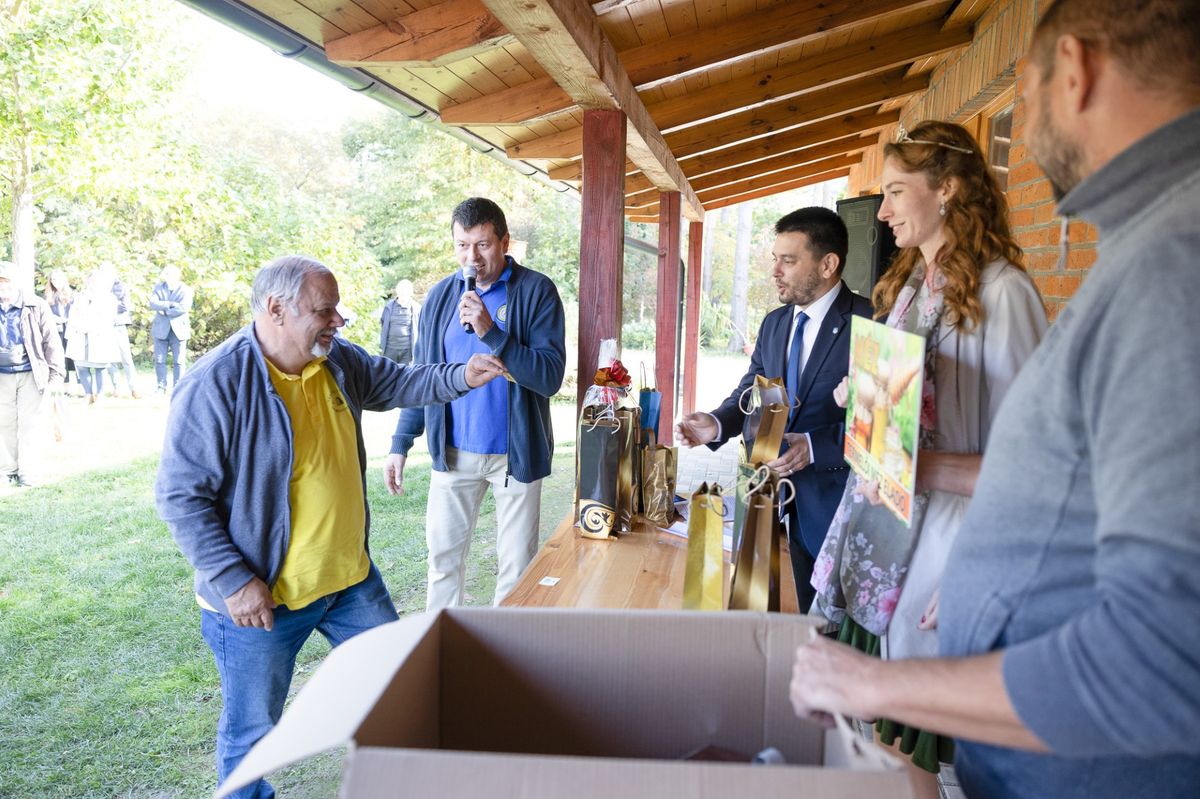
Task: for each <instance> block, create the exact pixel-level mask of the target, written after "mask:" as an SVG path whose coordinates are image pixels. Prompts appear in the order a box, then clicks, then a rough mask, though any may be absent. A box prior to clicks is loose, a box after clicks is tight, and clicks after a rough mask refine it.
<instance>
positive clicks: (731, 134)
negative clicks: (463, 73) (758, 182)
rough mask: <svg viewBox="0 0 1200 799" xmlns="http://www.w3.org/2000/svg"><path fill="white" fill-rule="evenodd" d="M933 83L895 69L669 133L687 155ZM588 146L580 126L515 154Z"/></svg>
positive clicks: (565, 154) (557, 154)
mask: <svg viewBox="0 0 1200 799" xmlns="http://www.w3.org/2000/svg"><path fill="white" fill-rule="evenodd" d="M928 85H929V78H928V76H918V77H913V78H904V77H902V76H901V75H900V74H899V73H890V74H888V75H886V76H882V77H869V78H864V79H860V80H858V81H855V82H853V83H850V84H845V85H839V86H834V87H831V88H829V89H822V90H821V91H819V92H812V93H810V94H806V95H802V96H801V97H800V98H794V99H788V100H781V101H778V102H775V103H771V104H768V105H763V106H760V107H758V108H755V109H752V110H750V111H743V112H741V113H738V114H733V115H731V116H727V117H722V118H721V119H717V120H714V121H712V122H707V123H705V124H702V125H696V126H694V127H690V128H683V129H682V130H679V131H676V132H675V133H671V134H668V135H667V136H666V137H665V139H666V143H667V144H668V145H669V146H670V148H671V152H672V153H674V154H675V157H676V158H680V159H682V158H686V157H688V156H691V155H697V154H699V153H703V152H707V151H709V150H715V149H717V148H718V147H723V146H726V145H730V144H734V143H736V142H739V141H742V140H747V139H753V138H758V137H760V136H766V135H768V134H770V133H774V132H777V131H780V130H786V129H789V128H794V127H799V126H800V125H804V124H808V123H813V122H819V121H821V120H824V119H828V118H831V117H836V116H839V115H843V114H850V113H853V112H854V111H857V110H861V109H864V108H869V107H871V106H875V105H879V104H880V103H882V102H884V101H886V100H890V99H893V98H896V97H905V96H907V95H910V94H916V93H917V92H920V91H924V90H925V89H926V88H927V87H928ZM582 148H583V130H582V128H574V129H572V130H565V131H561V132H560V133H556V134H554V135H553V136H548V137H546V138H544V139H533V140H531V141H527V142H522V143H521V144H518V145H515V146H514V147H511V148H509V149H510V152H509V157H510V158H574V157H576V156H578V155H579V154H580V153H581V152H583V149H582Z"/></svg>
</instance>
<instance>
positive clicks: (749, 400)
mask: <svg viewBox="0 0 1200 799" xmlns="http://www.w3.org/2000/svg"><path fill="white" fill-rule="evenodd" d="M739 407H740V408H741V411H742V413H744V414H746V427H745V431H744V432H745V436H744V437H743V438H744V439H746V440H749V441H753V442H754V446H753V449H752V451H751V453H750V464H751V465H753V466H759V465H761V464H764V463H768V462H770V461H773V460H775V459H776V458H778V457H779V450H780V449H781V448H782V446H783V433H784V431H785V430H787V420H788V414H789V412H790V411H791V405H790V404H789V400H788V395H787V389H786V388H785V387H784V385H783V380H782V379H780V378H778V377H763V376H762V375H755V376H754V384H753V385H752V386H750V387H748V388H747V389H746V390H745V391H744V392H742V399H741V400H740V401H739Z"/></svg>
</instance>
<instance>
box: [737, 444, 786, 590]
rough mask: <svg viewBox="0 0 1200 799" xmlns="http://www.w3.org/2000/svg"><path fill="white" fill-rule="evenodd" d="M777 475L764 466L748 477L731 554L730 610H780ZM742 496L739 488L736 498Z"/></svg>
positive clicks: (780, 534)
mask: <svg viewBox="0 0 1200 799" xmlns="http://www.w3.org/2000/svg"><path fill="white" fill-rule="evenodd" d="M779 489H780V482H779V475H778V474H777V473H776V472H775V471H774V470H773V469H768V468H767V467H765V466H762V467H760V468H759V469H758V470H757V471H756V472H755V473H754V475H753V476H752V477H751V478H750V482H749V487H748V490H747V491H746V493H745V495H744V501H745V503H746V508H745V511H744V515H743V516H742V518H743V526H742V534H741V540H740V541H739V542H738V545H737V548H736V550H735V552H734V558H733V577H732V579H731V581H730V586H729V609H730V610H757V611H775V612H778V611H779V546H780V543H781V540H782V536H783V528H782V524H781V522H780V520H779V513H778V508H779V504H780V503H779V501H778V500H779ZM741 499H742V496H741V495H740V492H739V500H741Z"/></svg>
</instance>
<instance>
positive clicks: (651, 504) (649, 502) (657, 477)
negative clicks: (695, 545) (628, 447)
mask: <svg viewBox="0 0 1200 799" xmlns="http://www.w3.org/2000/svg"><path fill="white" fill-rule="evenodd" d="M678 457H679V450H677V449H676V448H675V447H662V446H648V447H646V448H645V449H644V450H643V451H642V507H643V511H642V513H644V514H645V516H646V521H648V522H650V523H651V524H653V525H656V526H658V527H666V526H668V525H669V524H670V523H671V519H672V518H673V517H674V515H675V464H676V462H677V458H678Z"/></svg>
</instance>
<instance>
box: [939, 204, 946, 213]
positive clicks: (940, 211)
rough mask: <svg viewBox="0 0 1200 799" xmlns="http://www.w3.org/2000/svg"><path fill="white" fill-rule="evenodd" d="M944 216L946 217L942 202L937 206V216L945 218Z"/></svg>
mask: <svg viewBox="0 0 1200 799" xmlns="http://www.w3.org/2000/svg"><path fill="white" fill-rule="evenodd" d="M945 215H946V203H944V202H943V203H942V204H941V205H939V206H938V216H945Z"/></svg>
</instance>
